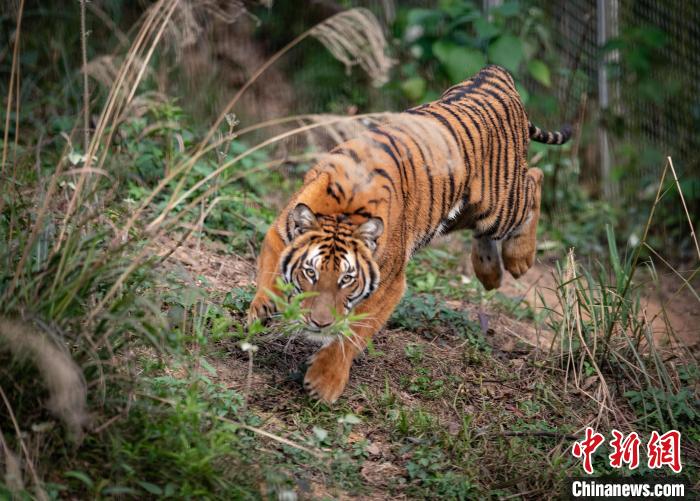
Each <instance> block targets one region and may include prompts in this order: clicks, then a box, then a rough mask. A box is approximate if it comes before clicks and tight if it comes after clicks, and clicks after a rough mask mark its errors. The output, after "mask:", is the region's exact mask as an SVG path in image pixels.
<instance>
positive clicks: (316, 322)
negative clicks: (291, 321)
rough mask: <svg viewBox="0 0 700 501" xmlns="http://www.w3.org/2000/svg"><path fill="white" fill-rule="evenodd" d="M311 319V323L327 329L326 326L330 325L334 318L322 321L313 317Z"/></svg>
mask: <svg viewBox="0 0 700 501" xmlns="http://www.w3.org/2000/svg"><path fill="white" fill-rule="evenodd" d="M309 320H310V321H311V325H313V326H314V327H316V328H318V329H325V328H326V327H329V326H330V325H331V324H332V323H333V321H332V320H322V321H320V322H319V321H317V320H314V319H313V318H311V319H309Z"/></svg>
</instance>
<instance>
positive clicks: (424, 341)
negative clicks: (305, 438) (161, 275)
mask: <svg viewBox="0 0 700 501" xmlns="http://www.w3.org/2000/svg"><path fill="white" fill-rule="evenodd" d="M173 243H174V242H172V241H168V240H164V241H163V242H162V247H161V248H162V249H163V251H162V252H165V249H167V248H168V247H169V246H170V245H172V244H173ZM168 263H169V266H170V267H171V268H173V269H179V270H180V271H181V272H184V274H185V275H187V276H189V277H191V279H192V280H193V281H194V282H196V284H197V285H198V286H202V287H205V288H207V289H208V290H210V291H211V292H212V294H213V297H214V296H218V297H223V295H224V294H225V293H227V292H229V291H230V290H231V289H233V288H235V287H245V286H249V285H252V284H254V279H255V266H254V263H253V261H252V260H251V259H249V258H246V257H244V256H237V255H231V254H230V253H229V252H227V251H226V249H225V248H224V246H223V245H221V244H216V243H211V242H209V243H206V244H205V243H204V242H202V241H198V240H196V239H191V240H190V241H189V242H187V243H186V244H185V245H183V246H181V247H179V248H178V249H177V250H176V251H175V252H174V253H173V254H172V256H171V257H170V259H169V260H168ZM460 263H461V264H460V266H459V269H458V270H455V271H456V272H457V273H460V274H464V275H465V276H466V277H470V276H471V270H470V265H469V259H468V255H467V254H465V257H464V259H463V260H461V261H460ZM662 278H666V276H664V277H662ZM678 285H679V284H678V283H677V282H673V281H672V280H670V279H669V280H668V283H667V282H664V284H663V287H661V290H660V291H654V290H650V295H649V296H648V297H646V298H645V299H644V308H645V310H646V312H647V315H649V316H650V317H653V316H654V315H655V314H656V313H657V312H658V311H660V310H661V307H660V305H661V304H662V302H663V301H664V300H667V299H668V298H669V297H671V295H672V293H673V292H674V291H675V288H677V287H678ZM554 289H555V278H554V274H553V267H552V265H550V264H547V263H543V262H538V263H537V264H536V265H535V266H534V267H533V268H532V269H531V270H530V271H529V272H528V273H527V274H526V275H525V276H524V277H522V278H521V279H520V280H518V281H515V280H513V278H512V277H510V276H506V277H505V278H504V283H503V285H502V288H501V289H500V290H501V292H502V293H503V294H505V295H507V296H508V297H510V298H515V299H522V301H525V302H528V303H529V304H530V305H531V306H532V307H533V308H534V309H535V311H536V312H537V311H539V310H541V309H542V308H544V306H543V305H542V301H541V299H540V297H544V299H545V301H546V302H550V303H552V304H554V303H555V302H556V301H555V300H556V294H555V290H554ZM693 300H694V298H691V297H689V293H687V292H685V291H683V292H681V293H680V294H679V295H678V297H677V298H676V299H674V300H672V301H670V302H669V303H668V305H667V306H666V312H667V314H668V318H669V319H670V322H671V325H672V326H673V328H674V329H675V330H676V332H677V337H678V341H679V342H681V343H684V344H686V345H687V346H694V347H696V348H697V345H698V342H699V340H698V337H699V336H698V329H697V328H696V327H695V326H697V325H700V311H697V310H696V309H693V308H692V305H693V302H692V301H693ZM695 304H697V303H695ZM449 306H450V307H452V308H454V309H458V310H461V311H463V310H468V311H469V312H470V315H469V316H470V318H473V319H475V320H479V321H480V319H482V318H483V317H484V316H486V317H487V318H488V320H487V322H488V335H487V336H486V342H487V343H488V345H489V346H490V349H491V354H490V356H489V357H488V361H487V362H484V360H483V359H480V358H479V357H478V356H475V355H474V352H473V351H472V349H471V348H470V346H469V343H468V341H465V339H464V338H460V337H457V336H452V335H450V334H449V333H448V334H447V335H439V336H438V335H436V336H435V337H434V338H429V337H426V336H425V335H419V334H416V333H413V332H407V331H404V330H392V329H388V328H384V329H382V331H380V332H379V333H378V334H377V335H376V337H375V340H374V351H375V354H365V355H364V356H362V357H360V358H358V359H357V360H356V361H355V363H354V365H353V369H352V372H351V379H350V382H349V386H348V388H347V389H346V391H345V392H344V394H343V398H342V399H341V400H343V402H342V404H341V405H342V406H343V408H344V409H346V410H348V411H350V412H352V413H353V414H355V415H365V416H375V417H378V418H379V419H366V420H365V421H364V422H363V424H362V425H360V426H358V427H355V428H353V431H352V433H351V435H350V437H349V438H348V439H349V440H357V441H359V440H362V441H366V442H367V443H368V445H367V446H366V450H367V451H368V453H369V457H368V458H367V459H366V460H365V462H364V463H363V466H362V470H361V475H362V478H363V480H364V485H365V487H366V488H367V489H368V490H367V492H366V493H365V494H363V499H386V492H387V489H388V487H387V486H388V485H389V483H391V490H392V492H394V493H395V495H394V496H393V497H392V498H393V499H402V498H406V496H402V495H401V492H402V490H401V489H402V486H401V484H398V487H397V483H396V481H397V479H399V480H401V481H402V482H403V479H404V478H405V477H407V473H406V462H407V457H406V455H405V453H404V452H402V450H403V449H401V448H400V447H399V446H398V445H397V444H396V443H394V442H395V441H392V438H391V434H390V433H387V431H386V428H385V427H383V426H382V424H381V423H382V421H383V419H382V418H381V416H382V414H381V413H382V409H378V408H376V406H377V405H378V404H377V402H379V401H381V400H382V395H383V394H385V393H386V392H387V391H388V392H390V393H391V394H392V395H394V396H395V398H397V399H398V403H399V404H400V405H402V406H406V407H409V408H428V409H430V411H431V413H433V414H434V415H436V416H437V418H438V420H439V426H440V427H441V428H442V429H444V430H447V432H448V433H453V432H454V433H455V434H457V433H458V432H459V430H460V427H461V423H462V420H463V418H464V416H466V415H468V416H472V417H473V421H472V424H471V426H473V427H474V428H475V429H476V430H477V434H478V433H480V431H479V430H482V431H483V433H491V430H493V428H494V427H496V428H500V429H503V428H505V429H509V428H510V427H511V426H512V425H513V423H514V422H519V421H517V420H521V419H525V420H527V419H530V418H532V416H526V415H524V414H523V411H522V403H523V402H526V401H528V400H530V399H532V400H533V401H534V400H536V397H535V395H536V394H537V392H538V391H540V390H539V389H541V388H542V386H543V385H552V384H553V383H552V382H551V381H549V380H548V379H546V378H547V377H548V376H546V375H545V374H544V371H542V370H541V368H540V366H537V355H536V354H534V355H533V353H535V352H537V351H540V350H534V351H533V348H536V347H539V348H542V349H544V348H547V347H548V346H549V343H550V342H551V340H552V336H553V333H552V332H550V331H548V330H547V329H546V328H545V327H543V326H541V325H539V326H536V325H534V324H533V323H532V322H531V321H520V320H517V319H515V318H512V317H511V316H509V315H507V314H505V313H502V312H501V311H500V310H499V309H498V308H493V309H492V308H491V307H490V305H489V304H485V305H484V304H481V305H477V304H468V303H465V302H459V301H451V302H449ZM653 325H654V331H655V335H656V338H657V340H658V342H659V343H669V340H668V339H667V338H668V336H666V335H665V332H666V328H665V325H664V323H663V321H662V320H660V319H657V320H655V321H654V324H653ZM482 326H483V324H482ZM408 345H414V346H418V347H420V350H421V352H422V353H423V356H424V358H425V362H424V363H425V364H428V363H429V364H430V366H431V367H432V369H431V370H432V372H431V377H432V378H438V379H444V380H451V381H458V382H459V384H455V388H454V389H453V388H450V391H449V392H446V393H445V394H444V395H442V396H440V397H438V398H426V397H424V396H423V395H416V394H415V393H411V392H409V391H406V384H405V380H406V378H410V377H412V375H414V374H415V371H416V368H415V366H413V365H412V364H411V362H410V361H409V360H408V358H407V356H406V346H408ZM669 348H671V347H670V346H669ZM316 349H317V345H315V344H313V343H310V342H308V341H306V340H304V339H302V338H301V337H298V338H296V339H294V338H292V339H286V338H285V339H273V340H270V341H267V342H265V343H264V344H263V343H260V344H259V351H258V353H257V354H256V355H255V359H254V365H253V372H252V376H251V377H250V378H249V377H248V356H247V354H245V353H244V352H242V351H241V350H240V349H239V347H238V346H237V343H235V342H231V343H229V345H227V346H226V347H225V353H226V355H225V356H216V357H210V358H209V363H210V364H211V365H212V366H213V367H214V368H215V369H216V374H217V375H216V380H217V381H219V382H220V383H223V384H224V385H225V386H226V387H228V388H231V389H235V390H237V391H239V392H241V393H243V394H247V398H248V402H249V405H250V406H251V407H252V408H254V409H255V412H256V414H257V415H259V416H261V418H262V419H263V422H264V424H263V426H262V428H263V429H265V430H268V431H270V432H273V433H279V434H281V435H285V434H286V435H289V434H292V435H293V434H294V433H296V432H298V431H299V430H300V429H303V427H304V424H303V423H301V422H300V415H303V414H304V412H308V408H309V407H308V406H309V401H308V398H307V397H306V395H305V394H304V391H303V388H302V385H301V381H302V379H303V370H304V362H305V360H306V359H307V358H308V356H310V355H311V354H312V353H313V352H314V351H315V350H316ZM556 384H557V383H554V385H556ZM596 391H597V388H596V384H595V383H594V384H593V386H591V387H586V386H585V385H584V387H583V388H580V389H576V388H569V389H568V391H567V390H565V389H562V391H560V392H555V393H554V394H552V395H551V396H550V398H551V399H552V408H551V409H550V410H548V411H547V415H546V416H545V415H537V416H536V417H537V419H541V420H543V421H544V422H547V423H551V424H552V426H554V427H555V429H556V428H557V427H558V426H561V425H562V424H563V425H564V426H566V425H567V424H568V423H571V422H578V423H583V422H592V421H594V420H595V419H596V413H597V412H598V411H597V408H598V407H597V405H596V402H595V398H591V395H592V394H594V393H595V392H596ZM494 409H495V413H494ZM557 409H560V410H559V411H558V410H557ZM504 416H506V417H504ZM628 418H629V420H630V421H632V420H633V419H634V416H632V415H630V416H628ZM511 420H516V421H511ZM499 422H500V424H499ZM307 428H308V426H307ZM307 431H308V430H307ZM570 442H571V437H569V436H565V437H562V438H560V441H559V443H558V444H557V445H556V447H555V449H554V450H558V451H560V452H561V451H562V450H565V449H566V447H567V445H568V444H570ZM489 461H499V460H498V458H497V457H495V458H492V459H487V460H484V462H483V463H484V464H479V465H478V468H483V471H482V475H483V476H484V478H489V483H491V482H493V484H494V485H497V484H498V483H499V482H501V483H503V484H504V485H505V484H507V482H506V481H505V480H504V479H500V478H497V476H496V477H494V478H493V479H491V478H490V476H491V475H494V473H493V472H494V471H497V470H499V468H500V466H501V465H500V464H492V465H489V464H488V463H489ZM521 482H522V485H521V486H518V490H520V491H521V492H532V493H534V494H533V495H535V496H536V495H537V493H538V491H537V487H536V486H537V485H538V480H536V479H532V480H531V481H530V482H531V483H530V484H528V481H527V480H523V481H521ZM326 485H327V483H326V482H324V479H322V478H316V479H312V481H310V482H307V483H306V484H304V486H303V489H302V490H305V492H303V493H302V494H303V495H302V497H303V498H311V499H318V498H324V497H332V498H335V499H346V498H350V497H352V496H350V495H349V494H348V493H347V492H344V491H342V490H337V489H336V490H332V491H329V490H328V489H327V487H326ZM533 485H534V486H535V487H534V490H533ZM545 492H546V491H542V494H543V495H544V494H545Z"/></svg>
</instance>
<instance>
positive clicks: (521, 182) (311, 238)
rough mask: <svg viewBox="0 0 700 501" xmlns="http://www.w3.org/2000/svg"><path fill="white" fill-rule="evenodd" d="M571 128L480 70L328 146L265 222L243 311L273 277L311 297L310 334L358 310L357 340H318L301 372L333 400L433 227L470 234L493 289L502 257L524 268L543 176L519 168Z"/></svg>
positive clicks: (266, 306)
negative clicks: (533, 149) (555, 124)
mask: <svg viewBox="0 0 700 501" xmlns="http://www.w3.org/2000/svg"><path fill="white" fill-rule="evenodd" d="M570 135H571V131H570V129H568V128H564V129H563V130H562V131H561V132H548V131H543V130H541V129H539V128H537V127H535V126H534V125H532V124H531V123H530V122H529V120H528V118H527V115H526V113H525V109H524V107H523V104H522V101H521V99H520V96H519V95H518V92H517V90H516V89H515V84H514V82H513V79H512V77H511V76H510V74H509V73H508V72H507V71H506V70H504V69H503V68H500V67H498V66H489V67H486V68H484V69H483V70H482V71H480V72H479V73H478V74H477V75H475V76H474V77H472V78H471V79H469V80H466V81H464V82H462V83H460V84H458V85H455V86H453V87H451V88H450V89H448V90H447V91H446V92H445V93H444V94H443V95H442V96H441V97H440V99H439V100H437V101H435V102H432V103H428V104H425V105H422V106H418V107H416V108H412V109H410V110H407V111H406V112H404V113H401V114H399V115H397V117H396V118H395V119H393V120H391V121H390V122H389V123H387V124H386V125H382V126H380V127H377V128H375V129H372V130H369V131H367V132H365V133H363V134H361V135H360V136H358V137H357V138H355V139H352V140H350V141H347V142H345V143H343V144H341V145H339V146H337V147H336V148H335V149H333V150H332V151H331V152H330V153H329V154H328V155H327V157H326V158H325V159H324V160H323V161H321V162H319V164H318V165H316V166H315V167H314V168H313V169H311V170H310V171H309V173H308V174H307V176H306V178H305V181H304V186H303V187H302V188H301V189H300V190H299V191H298V192H297V193H296V194H295V195H294V197H293V198H292V200H291V201H290V202H289V204H288V205H287V207H286V208H285V209H284V210H283V211H282V213H281V214H280V216H279V217H278V219H277V221H276V222H275V224H274V225H273V226H272V227H271V228H270V231H269V232H268V234H267V236H266V238H265V242H264V244H263V251H262V254H261V256H260V262H259V273H258V294H257V295H256V297H255V299H254V300H253V303H252V305H251V310H250V313H249V319H250V320H253V319H256V318H260V317H265V316H268V315H270V314H271V313H272V305H271V302H270V300H269V299H268V297H267V295H266V294H265V293H264V290H265V289H271V290H274V289H275V287H274V281H275V278H276V277H277V276H280V275H281V276H283V277H284V279H285V280H286V281H287V282H289V283H292V284H294V286H295V288H296V289H297V291H300V292H301V291H307V292H308V291H312V292H315V293H316V295H315V296H314V297H313V298H311V299H308V300H307V301H306V302H304V303H302V305H303V306H305V307H306V308H308V310H309V312H308V315H307V322H308V323H309V325H310V328H311V330H314V331H317V332H319V331H320V332H322V330H323V328H324V326H326V325H328V323H329V322H330V321H332V319H333V316H332V313H329V312H337V313H340V312H347V311H350V310H351V309H353V308H355V309H356V311H357V312H358V313H363V314H365V315H366V316H367V319H366V320H364V321H363V322H362V323H360V324H358V325H354V326H353V331H354V332H355V338H354V339H344V340H338V341H337V342H333V343H330V344H328V345H327V346H325V347H324V348H323V349H321V350H320V351H319V352H318V353H317V354H316V355H315V356H314V360H313V363H312V364H311V367H310V369H309V371H308V372H307V375H306V379H305V383H306V385H307V388H308V389H309V391H311V392H312V393H314V394H315V395H316V396H318V397H319V398H321V399H323V400H326V401H333V400H335V399H336V398H337V397H338V395H340V393H341V392H342V389H343V388H344V386H345V384H346V382H347V378H348V376H349V369H350V364H351V362H352V358H353V356H354V355H355V354H357V353H358V352H359V351H361V349H362V347H363V346H364V345H365V344H366V343H367V342H368V340H369V339H370V338H371V336H372V335H373V334H374V333H375V332H376V331H377V330H378V329H379V328H381V326H382V325H383V324H384V322H385V321H386V319H387V318H388V317H389V315H390V314H391V312H392V311H393V309H394V308H395V306H396V304H398V301H399V300H400V299H401V296H402V295H403V291H404V288H405V269H406V263H407V262H408V260H409V259H410V257H411V256H412V255H413V253H414V252H415V251H416V250H418V249H420V248H421V247H423V246H425V245H427V244H428V243H429V242H430V241H431V240H432V239H433V238H435V237H436V236H437V235H439V234H441V233H444V232H449V231H454V230H457V229H462V228H470V229H472V230H473V231H474V237H475V243H474V245H473V247H472V263H473V265H474V271H475V273H476V275H477V277H478V278H479V280H481V282H482V283H483V284H484V286H485V287H487V288H494V287H498V286H499V285H500V282H501V276H502V267H501V262H503V265H504V266H505V268H506V269H507V270H508V271H509V272H510V273H511V274H512V275H513V276H514V277H516V278H517V277H519V276H520V275H522V274H523V273H524V272H525V271H527V269H528V268H529V267H530V266H531V265H532V262H533V259H534V255H535V244H536V241H535V237H536V229H537V221H538V218H539V209H540V197H541V194H540V190H541V182H542V173H541V171H540V170H539V169H536V168H532V169H528V166H527V148H528V144H529V141H530V139H532V140H535V141H539V142H544V143H547V144H562V143H564V142H566V141H567V140H568V139H569V137H570ZM499 242H502V244H501V246H500V247H501V248H500V249H499ZM348 354H350V356H347V355H348Z"/></svg>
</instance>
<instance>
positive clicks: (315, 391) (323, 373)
mask: <svg viewBox="0 0 700 501" xmlns="http://www.w3.org/2000/svg"><path fill="white" fill-rule="evenodd" d="M351 365H352V356H351V355H349V354H347V355H346V354H344V353H343V352H342V351H341V350H340V349H339V342H337V341H336V342H334V343H332V344H330V345H328V346H326V347H325V348H323V349H321V350H319V351H318V352H317V353H316V354H315V355H314V356H313V357H312V358H311V366H310V367H309V369H308V370H307V371H306V375H305V376H304V388H306V390H307V391H308V392H309V394H310V395H311V396H312V397H314V398H317V399H318V400H321V401H323V402H325V403H327V404H332V403H333V402H335V401H336V400H338V397H339V396H340V395H341V393H343V390H344V389H345V386H346V385H347V384H348V379H350V366H351Z"/></svg>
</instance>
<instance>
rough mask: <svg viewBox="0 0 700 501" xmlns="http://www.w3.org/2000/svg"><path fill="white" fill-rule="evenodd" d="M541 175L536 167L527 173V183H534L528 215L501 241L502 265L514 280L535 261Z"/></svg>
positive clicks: (540, 199)
mask: <svg viewBox="0 0 700 501" xmlns="http://www.w3.org/2000/svg"><path fill="white" fill-rule="evenodd" d="M542 178H543V174H542V171H541V170H540V169H538V168H537V167H532V168H530V169H528V171H527V182H530V181H532V182H533V183H534V190H533V191H532V202H531V206H530V214H529V215H528V216H527V219H526V220H525V223H523V225H522V226H521V227H520V228H519V229H518V230H516V231H515V232H514V233H513V234H512V235H511V236H510V237H508V238H507V239H506V240H504V241H503V246H502V255H503V265H504V266H505V268H506V270H508V271H509V272H510V274H511V275H513V277H514V278H518V277H520V276H522V275H523V274H524V273H525V272H526V271H527V270H529V269H530V267H531V266H532V264H533V263H534V261H535V253H536V251H537V223H538V221H539V219H540V205H541V201H542Z"/></svg>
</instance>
